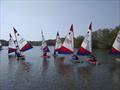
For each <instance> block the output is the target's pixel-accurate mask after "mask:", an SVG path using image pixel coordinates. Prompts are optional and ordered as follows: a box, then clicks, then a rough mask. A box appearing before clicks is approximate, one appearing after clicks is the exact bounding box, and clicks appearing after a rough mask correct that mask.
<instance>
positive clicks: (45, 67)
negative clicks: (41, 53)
mask: <svg viewBox="0 0 120 90" xmlns="http://www.w3.org/2000/svg"><path fill="white" fill-rule="evenodd" d="M48 67H49V60H48V59H47V58H43V60H42V72H41V73H42V75H45V74H46V73H47V70H48Z"/></svg>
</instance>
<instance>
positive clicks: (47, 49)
mask: <svg viewBox="0 0 120 90" xmlns="http://www.w3.org/2000/svg"><path fill="white" fill-rule="evenodd" d="M41 34H42V45H41V50H42V51H43V52H49V51H50V50H49V48H48V46H47V44H46V41H45V38H44V35H43V31H41Z"/></svg>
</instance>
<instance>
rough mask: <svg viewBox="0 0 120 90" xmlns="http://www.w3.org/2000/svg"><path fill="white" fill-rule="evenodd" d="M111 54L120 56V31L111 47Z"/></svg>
mask: <svg viewBox="0 0 120 90" xmlns="http://www.w3.org/2000/svg"><path fill="white" fill-rule="evenodd" d="M110 53H112V54H120V31H119V32H118V35H117V37H116V39H115V41H114V43H113V45H112V49H111V52H110Z"/></svg>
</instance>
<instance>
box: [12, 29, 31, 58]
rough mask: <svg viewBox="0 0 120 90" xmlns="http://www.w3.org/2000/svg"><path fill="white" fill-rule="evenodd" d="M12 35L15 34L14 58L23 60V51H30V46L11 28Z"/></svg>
mask: <svg viewBox="0 0 120 90" xmlns="http://www.w3.org/2000/svg"><path fill="white" fill-rule="evenodd" d="M13 30H14V34H15V39H16V40H15V45H16V52H15V53H16V56H17V57H18V58H22V59H24V55H23V54H22V53H23V52H25V51H28V50H30V49H32V48H33V47H32V45H31V44H30V43H28V42H27V41H26V40H24V39H23V38H22V37H21V36H20V34H19V33H18V32H17V30H16V29H15V28H14V27H13Z"/></svg>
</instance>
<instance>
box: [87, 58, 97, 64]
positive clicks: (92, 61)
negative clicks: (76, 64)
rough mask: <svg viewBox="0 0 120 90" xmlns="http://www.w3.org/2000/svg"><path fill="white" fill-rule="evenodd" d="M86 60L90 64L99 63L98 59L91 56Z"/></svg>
mask: <svg viewBox="0 0 120 90" xmlns="http://www.w3.org/2000/svg"><path fill="white" fill-rule="evenodd" d="M85 61H86V62H88V63H90V64H93V65H97V64H98V61H94V60H92V59H91V58H87V59H86V60H85Z"/></svg>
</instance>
